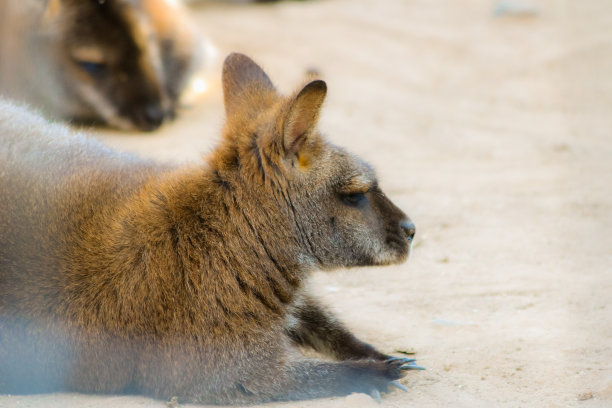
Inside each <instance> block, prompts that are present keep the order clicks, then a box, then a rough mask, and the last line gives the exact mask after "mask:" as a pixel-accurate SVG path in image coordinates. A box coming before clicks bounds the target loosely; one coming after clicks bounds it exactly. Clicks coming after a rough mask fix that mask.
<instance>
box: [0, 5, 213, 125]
mask: <svg viewBox="0 0 612 408" xmlns="http://www.w3.org/2000/svg"><path fill="white" fill-rule="evenodd" d="M211 49H212V48H211V46H210V44H209V43H208V42H207V41H204V40H203V39H201V37H200V36H199V35H198V34H197V32H196V30H195V28H194V25H193V24H192V22H191V21H190V20H189V18H188V16H187V15H186V12H185V10H184V9H183V7H182V6H181V4H180V2H178V1H176V0H0V94H2V95H4V96H8V97H10V98H13V99H17V100H22V101H25V102H27V103H29V104H31V105H33V106H35V107H37V108H39V109H40V110H42V111H43V112H45V113H46V114H47V115H49V116H52V117H56V118H62V119H67V120H71V121H76V122H86V123H105V124H107V125H109V126H111V127H115V128H118V129H121V130H144V131H151V130H154V129H156V128H158V127H159V126H160V125H161V124H162V123H163V122H164V121H166V120H168V119H171V118H173V117H174V115H175V114H176V111H177V108H178V107H179V105H180V101H181V97H182V96H183V95H184V93H185V90H186V89H188V88H190V87H191V86H192V84H193V82H192V81H193V80H194V79H196V78H197V76H196V72H197V71H198V70H200V69H201V67H202V66H203V65H202V64H205V63H207V61H208V60H209V59H210V57H211V55H212V52H211Z"/></svg>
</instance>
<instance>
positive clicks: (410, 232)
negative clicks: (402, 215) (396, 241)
mask: <svg viewBox="0 0 612 408" xmlns="http://www.w3.org/2000/svg"><path fill="white" fill-rule="evenodd" d="M400 228H401V230H402V233H403V234H404V237H406V239H407V240H408V241H412V239H413V238H414V234H415V233H416V227H415V226H414V223H413V222H412V221H409V220H403V221H401V222H400Z"/></svg>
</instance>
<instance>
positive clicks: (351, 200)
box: [342, 193, 367, 207]
mask: <svg viewBox="0 0 612 408" xmlns="http://www.w3.org/2000/svg"><path fill="white" fill-rule="evenodd" d="M366 200H367V198H366V196H365V194H364V193H350V194H342V202H343V203H344V204H346V205H350V206H352V207H359V206H361V205H363V204H364V203H365V202H366Z"/></svg>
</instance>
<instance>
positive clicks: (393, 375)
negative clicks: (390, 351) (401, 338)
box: [354, 357, 425, 400]
mask: <svg viewBox="0 0 612 408" xmlns="http://www.w3.org/2000/svg"><path fill="white" fill-rule="evenodd" d="M414 362H415V360H414V359H409V358H402V357H389V358H387V359H386V360H384V361H380V360H378V361H372V360H369V361H356V362H355V363H354V369H356V371H357V376H356V381H355V388H356V389H355V390H354V391H356V392H363V393H366V394H370V395H371V396H372V398H374V399H376V400H380V393H381V392H388V391H389V387H395V388H399V389H401V390H404V391H406V387H404V386H403V385H401V384H400V383H398V382H396V380H399V379H400V378H402V377H404V376H405V375H406V374H407V373H406V372H407V371H408V370H424V369H425V368H424V367H421V366H419V365H416V364H414Z"/></svg>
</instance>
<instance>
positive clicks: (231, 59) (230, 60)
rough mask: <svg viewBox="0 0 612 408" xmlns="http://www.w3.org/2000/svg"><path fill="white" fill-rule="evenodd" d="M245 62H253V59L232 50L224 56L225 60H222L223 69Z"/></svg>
mask: <svg viewBox="0 0 612 408" xmlns="http://www.w3.org/2000/svg"><path fill="white" fill-rule="evenodd" d="M245 62H250V63H253V61H252V60H251V59H250V58H249V57H247V56H246V55H244V54H241V53H239V52H232V53H230V54H229V55H228V56H227V57H225V61H223V69H224V70H227V69H229V68H230V67H235V66H238V65H241V64H244V63H245Z"/></svg>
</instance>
